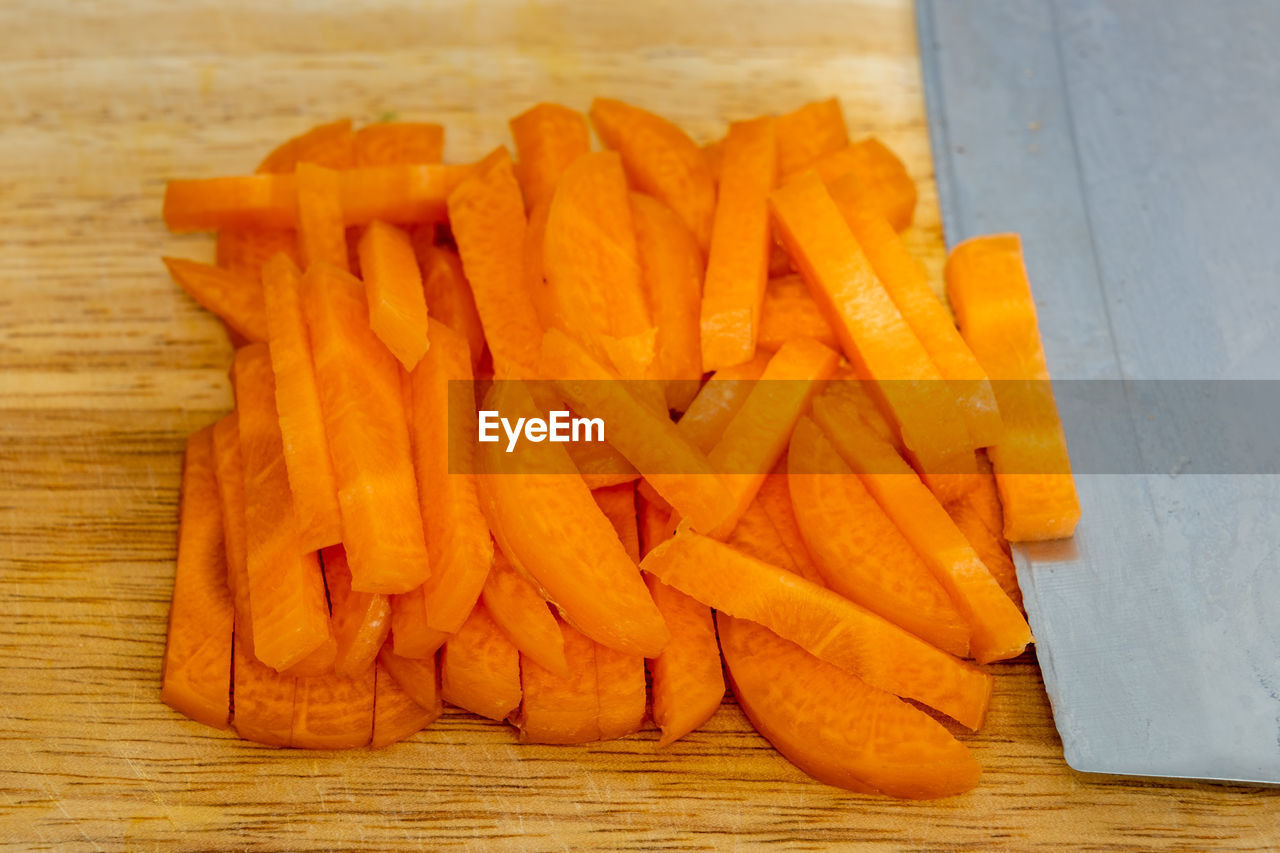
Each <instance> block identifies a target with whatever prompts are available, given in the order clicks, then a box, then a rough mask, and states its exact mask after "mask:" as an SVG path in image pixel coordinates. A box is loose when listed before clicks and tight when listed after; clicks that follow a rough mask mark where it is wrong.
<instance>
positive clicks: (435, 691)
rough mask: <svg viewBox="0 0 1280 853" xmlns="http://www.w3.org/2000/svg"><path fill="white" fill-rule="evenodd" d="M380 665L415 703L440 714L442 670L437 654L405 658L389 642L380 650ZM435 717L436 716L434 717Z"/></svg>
mask: <svg viewBox="0 0 1280 853" xmlns="http://www.w3.org/2000/svg"><path fill="white" fill-rule="evenodd" d="M378 666H379V668H381V669H385V670H386V672H387V675H388V676H390V677H391V678H392V679H394V680H395V682H396V683H397V684H399V685H400V689H401V690H403V691H404V692H405V693H406V694H408V696H409V698H410V699H412V700H413V701H414V702H415V703H417V704H418V705H420V706H421V707H423V708H426V709H428V710H434V711H435V713H436V715H437V716H439V714H440V701H441V700H440V671H439V667H438V666H437V665H436V657H435V655H428V656H427V657H425V658H405V657H401V656H400V655H398V654H396V653H395V652H394V651H392V650H391V645H390V644H387V645H385V646H383V647H382V650H381V651H380V652H378ZM433 719H434V718H433Z"/></svg>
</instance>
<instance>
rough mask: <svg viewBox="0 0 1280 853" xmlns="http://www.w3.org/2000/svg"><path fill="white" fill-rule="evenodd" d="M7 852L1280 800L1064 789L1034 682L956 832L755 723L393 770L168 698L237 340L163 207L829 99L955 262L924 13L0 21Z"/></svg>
mask: <svg viewBox="0 0 1280 853" xmlns="http://www.w3.org/2000/svg"><path fill="white" fill-rule="evenodd" d="M0 32H3V33H4V35H3V37H2V39H3V40H2V41H0V81H3V82H0V117H2V118H3V121H0V201H2V202H3V204H0V234H2V235H3V236H0V742H2V746H0V844H4V845H6V846H8V847H10V848H12V849H20V850H30V849H44V848H55V847H56V848H59V849H67V850H80V849H84V850H98V849H107V850H118V849H137V850H149V849H165V850H168V849H215V850H227V849H255V850H257V849H262V850H266V849H282V850H310V849H334V848H349V849H379V850H381V849H391V848H397V849H422V850H434V849H441V848H450V847H459V848H464V849H473V850H485V851H487V850H503V849H513V850H589V849H644V850H648V849H660V848H671V849H719V848H724V849H748V848H753V847H756V846H765V845H768V846H772V847H777V848H780V849H794V850H813V849H821V848H824V847H826V846H839V845H851V844H853V843H854V842H858V843H859V844H860V847H861V848H862V849H906V850H953V849H960V848H970V849H983V850H986V849H1011V850H1028V849H1046V850H1060V849H1063V848H1066V847H1075V848H1077V849H1097V850H1115V849H1139V848H1150V849H1177V850H1201V849H1205V848H1208V847H1220V848H1231V849H1241V850H1245V849H1252V850H1267V849H1274V848H1276V847H1277V846H1278V845H1280V799H1277V796H1280V794H1278V793H1277V791H1275V790H1268V789H1263V788H1247V787H1228V786H1215V785H1201V784H1157V783H1152V782H1142V781H1132V780H1130V781H1125V780H1108V779H1102V778H1097V777H1088V776H1083V775H1080V774H1077V773H1074V772H1073V771H1071V770H1070V769H1069V768H1067V767H1066V765H1065V764H1064V763H1063V761H1062V755H1061V746H1060V744H1059V741H1058V738H1057V735H1056V733H1055V731H1054V728H1053V722H1052V718H1051V716H1050V711H1049V706H1048V703H1047V701H1046V699H1045V695H1044V690H1043V687H1042V685H1041V682H1040V678H1039V673H1038V670H1037V668H1036V666H1035V663H1034V661H1033V660H1031V659H1030V658H1029V657H1028V658H1024V659H1020V660H1018V661H1015V662H1013V663H1009V664H1005V665H1001V666H998V667H996V669H997V671H998V673H999V676H1000V677H999V678H998V679H997V682H996V695H995V700H994V702H993V705H992V709H991V716H990V723H989V725H988V726H987V728H986V729H985V730H984V731H983V732H981V733H980V734H977V735H974V736H970V737H967V738H966V740H967V742H968V743H969V744H970V745H971V746H972V748H973V749H974V750H975V752H976V754H977V756H978V758H979V760H980V761H981V762H982V765H983V767H984V769H985V774H984V777H983V781H982V784H981V786H980V787H979V788H978V789H977V790H976V791H973V792H971V793H969V794H966V795H964V796H961V797H956V798H953V799H949V800H944V801H940V802H935V803H928V804H920V803H905V802H895V801H891V800H887V799H881V798H869V797H862V796H855V795H851V794H847V793H845V792H842V791H839V790H835V789H831V788H828V787H825V786H822V785H819V784H817V783H814V782H812V781H810V780H809V779H808V778H807V777H806V776H804V775H803V774H801V773H800V772H799V771H797V770H796V769H795V768H793V767H792V766H791V765H790V764H788V763H787V762H786V761H785V760H783V759H782V758H781V757H779V756H778V755H777V754H776V753H774V752H773V750H772V749H771V748H770V747H769V745H768V744H767V743H766V742H765V741H764V740H763V739H761V738H760V737H759V736H757V735H756V734H755V733H754V732H753V731H752V730H751V728H750V726H749V725H748V724H747V722H746V720H745V718H744V717H743V716H742V714H741V713H740V712H739V711H738V709H737V708H736V707H735V706H734V705H733V704H732V702H726V704H725V706H724V708H723V709H722V710H721V711H720V713H719V714H717V716H716V717H715V718H714V719H713V720H712V722H711V723H710V725H709V726H708V727H707V728H706V729H705V730H703V731H701V732H698V733H696V734H694V735H692V736H691V737H689V738H687V739H686V740H684V741H681V742H679V743H677V744H676V745H674V746H672V747H670V748H668V749H665V750H663V751H658V750H657V749H656V748H655V741H656V736H655V733H654V732H653V731H646V732H644V733H642V734H640V735H637V736H634V737H631V738H628V739H626V740H623V741H619V742H613V743H606V744H599V745H594V746H584V747H556V748H550V747H531V746H520V745H517V744H516V743H515V739H514V737H513V734H512V730H510V729H509V728H506V727H501V726H498V725H494V724H489V723H487V722H484V721H480V720H478V719H476V718H473V717H470V716H468V715H466V714H463V713H458V712H447V713H446V715H445V717H444V718H443V719H442V720H441V721H440V722H439V723H438V724H437V725H436V726H434V727H433V728H431V729H430V730H428V731H426V732H424V733H422V734H421V735H419V736H417V737H415V738H414V739H413V740H411V741H409V742H407V743H404V744H401V745H398V746H395V747H392V748H390V749H387V750H383V751H380V752H371V751H355V752H346V753H304V752H291V751H278V750H273V749H266V748H261V747H257V746H254V745H251V744H246V743H242V742H240V741H238V740H236V739H235V738H234V736H232V735H229V734H223V733H220V732H216V731H213V730H210V729H207V728H205V727H203V726H200V725H197V724H194V723H191V722H189V721H187V720H185V719H183V718H182V717H180V716H178V715H177V714H175V713H174V712H172V711H170V710H169V709H168V708H166V707H165V706H164V705H162V704H161V703H160V699H159V665H160V655H161V652H162V650H163V645H164V632H165V619H166V612H167V608H168V599H169V593H170V589H171V582H172V577H173V559H174V545H175V522H176V515H177V506H176V500H177V492H178V475H179V466H180V455H181V447H182V442H183V438H184V436H185V435H186V434H187V433H188V432H190V431H192V430H193V429H196V428H198V427H200V426H202V425H204V424H206V423H209V422H210V421H212V420H213V419H215V418H216V417H217V416H218V415H220V414H221V413H222V412H224V411H225V410H226V409H227V408H228V407H229V406H230V403H231V395H230V389H229V387H228V383H227V380H226V376H225V372H226V368H227V365H228V363H229V359H230V349H229V347H228V345H227V343H226V340H225V337H224V335H223V332H222V329H221V327H220V326H219V324H218V323H217V322H216V321H215V320H214V319H213V318H212V317H210V316H208V315H206V314H204V313H203V312H202V311H201V310H200V309H199V308H198V307H197V306H196V305H195V304H194V303H193V302H191V301H190V300H189V299H187V298H186V297H185V296H184V295H183V294H182V293H181V292H180V291H179V290H178V289H177V287H175V286H174V285H173V284H172V283H170V281H169V280H168V278H167V276H166V275H165V273H164V270H163V267H162V266H161V265H160V262H159V256H160V254H161V253H169V254H178V255H186V256H189V257H195V258H208V257H210V256H211V253H212V245H211V241H210V240H209V239H208V238H207V237H203V236H190V237H180V238H179V237H174V236H170V235H169V234H167V233H166V232H165V230H164V228H163V226H162V224H161V222H160V219H159V210H160V196H161V191H162V188H163V186H164V182H165V180H167V179H169V178H172V177H201V176H212V175H218V174H224V173H239V172H246V171H249V170H250V169H251V168H252V167H253V165H254V164H255V163H256V162H257V160H258V159H259V157H260V156H261V154H262V153H263V152H264V151H265V150H266V149H268V148H269V147H270V146H271V145H272V144H273V143H274V142H276V141H278V140H280V139H281V138H283V137H286V136H288V135H290V134H292V133H295V132H297V131H299V130H301V129H303V128H304V127H306V126H307V125H309V124H310V123H314V122H316V121H318V120H321V119H328V118H333V117H338V116H350V117H352V118H353V119H355V120H357V121H370V120H375V119H377V118H379V117H381V116H384V115H386V114H388V113H394V114H396V115H398V116H401V117H404V118H411V119H425V120H433V121H441V122H443V123H445V124H446V126H447V128H448V137H447V140H448V141H447V148H446V153H447V156H448V157H449V158H451V159H456V160H461V159H465V158H470V157H474V156H476V155H478V154H480V153H482V152H484V151H485V150H487V149H488V148H489V147H491V146H493V145H494V144H496V142H497V141H499V140H505V139H506V138H507V137H506V119H507V118H508V117H509V116H510V115H512V114H514V113H516V112H518V111H520V110H521V109H524V108H525V107H527V106H529V105H530V104H532V103H533V102H535V101H537V100H541V99H549V100H559V101H563V102H565V103H567V104H570V105H573V106H576V107H579V108H585V107H586V105H587V104H588V102H589V100H590V97H591V96H592V95H595V94H609V95H613V96H616V97H621V98H625V99H628V100H632V101H635V102H637V103H639V104H642V105H645V106H648V107H651V108H653V109H655V110H658V111H660V112H662V113H663V114H665V115H668V116H670V117H671V118H673V119H675V120H676V121H678V122H680V123H682V124H683V125H684V126H686V127H687V128H688V129H689V130H690V131H691V132H692V133H694V134H695V135H696V136H698V137H699V138H701V139H711V138H714V137H716V136H718V135H720V134H721V133H722V132H723V130H724V127H725V123H726V121H728V120H730V119H735V118H743V117H747V116H751V115H755V114H758V113H763V112H769V111H781V110H786V109H790V108H793V107H794V106H796V105H798V104H800V103H802V102H804V101H806V100H810V99H815V98H821V97H826V96H829V95H833V94H834V95H838V96H839V97H840V98H841V101H842V103H843V105H844V109H845V113H846V116H847V117H848V120H849V124H850V129H851V131H852V132H853V134H854V135H855V136H861V135H865V134H868V133H876V134H878V135H880V136H882V137H883V138H884V139H885V140H886V141H887V142H888V143H889V144H891V145H892V146H893V147H894V148H895V149H896V150H898V151H899V152H900V153H901V154H902V155H903V157H904V158H905V159H906V160H907V162H908V164H909V166H910V168H911V170H912V173H913V174H914V175H915V177H916V178H917V179H918V180H919V181H920V186H921V204H920V208H919V213H918V217H917V219H918V225H917V226H916V227H915V228H914V229H913V231H912V233H911V235H910V239H911V243H912V245H913V246H914V247H915V248H916V249H917V250H918V251H919V252H920V253H921V254H922V256H923V257H924V258H925V259H926V260H927V261H928V263H929V265H930V267H931V268H932V269H933V270H935V271H936V270H937V269H939V267H940V262H941V259H942V241H941V235H940V232H939V226H938V216H937V207H936V201H935V194H934V188H933V180H932V174H931V168H930V163H929V147H928V138H927V134H926V128H925V125H924V118H923V102H922V96H921V91H920V75H919V67H918V63H917V58H916V46H915V36H914V31H913V27H912V19H911V8H910V5H909V3H907V2H905V1H904V0H880V2H874V0H844V1H843V2H841V1H840V0H799V1H798V2H792V3H777V2H769V3H756V2H751V3H745V4H744V3H734V4H729V3H718V2H704V1H700V0H678V1H677V2H661V3H613V2H610V3H603V2H601V3H582V4H572V3H562V2H551V3H540V2H531V1H530V0H511V2H505V0H504V2H490V3H481V2H471V3H466V2H443V0H441V1H440V2H434V3H423V2H408V0H405V1H404V2H392V0H373V2H362V3H353V2H337V0H334V2H312V3H308V4H305V5H304V4H267V3H255V2H248V0H235V2H225V3H215V2H212V0H208V2H197V3H174V2H169V1H168V0H126V1H125V2H117V3H101V4H95V3H78V4H65V6H64V5H59V6H55V5H54V4H50V3H47V2H45V0H10V2H8V3H6V4H4V6H3V8H0Z"/></svg>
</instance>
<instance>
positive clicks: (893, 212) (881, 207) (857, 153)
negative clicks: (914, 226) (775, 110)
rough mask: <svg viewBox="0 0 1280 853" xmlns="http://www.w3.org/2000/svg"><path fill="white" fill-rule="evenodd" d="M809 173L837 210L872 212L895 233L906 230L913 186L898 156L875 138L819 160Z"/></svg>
mask: <svg viewBox="0 0 1280 853" xmlns="http://www.w3.org/2000/svg"><path fill="white" fill-rule="evenodd" d="M813 169H814V171H816V172H817V173H818V174H819V175H821V176H822V179H823V180H824V181H826V183H827V188H828V189H829V190H830V191H831V195H832V197H833V198H835V199H836V203H837V204H839V205H840V206H841V207H843V208H865V209H868V210H874V211H875V212H877V213H879V214H880V215H881V216H883V217H884V218H885V219H886V220H888V222H889V224H890V225H892V226H893V227H894V229H895V230H897V231H904V230H906V229H907V228H908V227H910V225H911V220H912V218H913V217H914V215H915V209H916V182H915V181H913V180H911V176H910V175H909V174H907V167H906V166H905V165H903V162H902V160H900V159H899V158H898V155H896V154H894V153H893V152H892V151H891V150H889V148H888V146H886V145H885V144H884V143H883V142H881V141H880V140H878V139H876V138H875V137H871V138H869V139H864V140H862V141H861V142H856V143H854V144H853V145H850V146H849V147H848V148H844V149H842V150H840V151H836V152H833V153H831V154H828V155H827V156H825V157H822V158H821V159H819V160H817V161H816V162H814V163H813Z"/></svg>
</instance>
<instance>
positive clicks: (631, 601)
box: [477, 382, 669, 657]
mask: <svg viewBox="0 0 1280 853" xmlns="http://www.w3.org/2000/svg"><path fill="white" fill-rule="evenodd" d="M484 408H485V409H486V410H490V411H498V412H501V413H502V416H503V417H506V418H509V419H512V421H513V422H514V419H516V418H521V417H526V418H527V417H539V411H538V409H537V408H536V406H535V405H534V403H533V399H532V398H531V397H530V396H529V392H528V391H527V390H525V388H524V385H523V383H520V382H499V383H495V384H494V386H493V388H492V389H491V390H490V392H489V394H488V395H487V396H486V398H485V402H484ZM477 471H478V472H479V473H480V474H481V475H482V476H481V477H480V480H481V505H482V506H483V508H484V511H485V516H486V518H488V520H489V526H490V528H491V529H492V530H493V533H494V538H495V539H496V540H497V543H498V545H499V546H500V547H501V548H502V550H503V551H504V552H505V553H506V555H507V556H508V557H509V558H510V559H511V561H512V563H513V564H515V565H516V566H517V567H519V568H521V569H523V570H524V571H526V572H528V574H529V575H531V576H532V577H533V578H534V579H535V580H536V581H537V582H538V585H539V586H541V587H542V589H543V590H545V592H546V593H547V597H548V598H549V599H550V600H551V601H552V602H553V603H554V604H555V605H556V606H557V607H558V608H560V610H561V612H562V614H563V615H564V616H565V618H566V619H567V620H568V621H569V622H570V623H572V624H573V625H575V626H576V627H577V628H579V629H580V630H582V631H583V632H584V633H586V634H587V635H588V636H590V637H592V638H593V639H595V640H597V641H598V642H600V643H603V644H605V645H607V646H609V647H610V648H614V649H617V650H618V651H623V652H629V653H631V654H638V655H644V656H647V657H648V656H653V655H656V654H658V653H659V652H660V651H662V647H663V646H664V645H665V644H666V642H667V639H668V638H669V634H668V632H667V628H666V625H665V624H663V621H662V615H661V614H660V613H659V612H658V609H657V607H656V606H654V604H653V600H652V599H651V598H650V597H649V592H648V590H647V589H645V586H644V581H643V580H641V578H640V573H639V572H638V571H637V570H636V566H635V563H634V562H633V561H632V560H631V558H630V557H628V556H627V553H626V550H625V549H624V548H623V547H622V544H621V543H620V542H619V541H618V536H617V534H616V533H615V532H614V530H613V528H612V526H611V525H610V524H609V520H608V519H607V518H605V516H604V514H603V513H602V512H601V511H600V508H599V507H597V506H596V503H595V501H594V500H593V499H592V497H591V492H590V491H589V490H588V489H587V487H586V485H585V484H584V483H583V482H582V479H581V478H580V477H579V476H577V470H576V469H575V468H574V466H573V462H572V461H571V460H570V458H569V455H568V454H567V453H566V452H565V451H564V448H563V447H562V446H561V445H559V444H554V443H550V442H545V443H537V444H535V443H531V442H523V443H522V444H520V445H518V446H517V447H516V448H515V452H513V453H506V452H504V450H503V449H502V448H500V447H499V446H498V444H496V443H484V444H481V445H480V452H479V453H478V454H477ZM566 475H569V476H566Z"/></svg>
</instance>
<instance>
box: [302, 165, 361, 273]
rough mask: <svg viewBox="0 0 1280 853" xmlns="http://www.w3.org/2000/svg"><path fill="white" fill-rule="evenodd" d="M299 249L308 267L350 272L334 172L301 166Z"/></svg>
mask: <svg viewBox="0 0 1280 853" xmlns="http://www.w3.org/2000/svg"><path fill="white" fill-rule="evenodd" d="M294 180H295V183H296V186H297V189H298V249H299V254H300V255H301V256H302V262H303V264H304V265H305V266H308V267H309V266H312V265H313V264H317V263H322V262H323V263H327V264H332V265H333V266H335V267H337V268H338V269H340V270H346V271H348V272H349V271H350V269H351V267H350V265H349V264H348V263H347V235H346V232H345V230H344V229H343V221H342V186H341V177H340V176H339V174H338V173H337V172H335V171H334V170H332V169H326V168H324V167H323V166H316V165H314V164H311V163H300V164H298V171H297V172H296V173H295V175H294Z"/></svg>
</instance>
